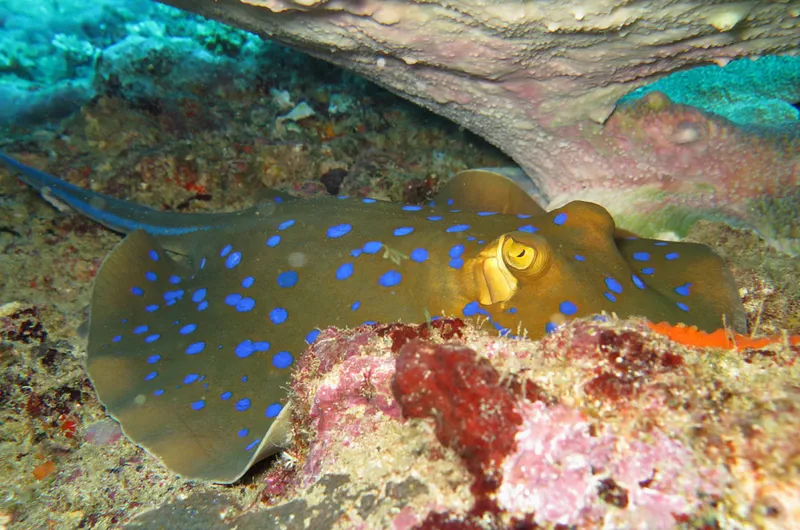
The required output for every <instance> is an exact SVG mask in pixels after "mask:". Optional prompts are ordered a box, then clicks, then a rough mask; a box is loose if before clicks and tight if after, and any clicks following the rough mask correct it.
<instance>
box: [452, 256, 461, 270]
mask: <svg viewBox="0 0 800 530" xmlns="http://www.w3.org/2000/svg"><path fill="white" fill-rule="evenodd" d="M449 265H450V267H451V268H453V269H460V268H461V267H463V266H464V260H463V259H461V258H456V259H451V260H450V264H449Z"/></svg>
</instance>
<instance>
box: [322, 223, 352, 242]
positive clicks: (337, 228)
mask: <svg viewBox="0 0 800 530" xmlns="http://www.w3.org/2000/svg"><path fill="white" fill-rule="evenodd" d="M352 229H353V225H350V224H347V223H342V224H340V225H334V226H332V227H330V228H328V233H327V235H328V237H329V238H331V239H336V238H337V237H342V236H344V235H347V234H349V233H350V231H351V230H352Z"/></svg>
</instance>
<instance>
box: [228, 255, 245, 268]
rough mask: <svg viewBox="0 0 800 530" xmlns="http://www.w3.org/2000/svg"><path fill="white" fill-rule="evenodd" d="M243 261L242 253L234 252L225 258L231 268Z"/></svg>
mask: <svg viewBox="0 0 800 530" xmlns="http://www.w3.org/2000/svg"><path fill="white" fill-rule="evenodd" d="M241 262H242V253H241V252H234V253H233V254H231V255H230V256H228V257H227V258H226V259H225V266H226V267H228V268H229V269H232V268H234V267H235V266H237V265H238V264H239V263H241Z"/></svg>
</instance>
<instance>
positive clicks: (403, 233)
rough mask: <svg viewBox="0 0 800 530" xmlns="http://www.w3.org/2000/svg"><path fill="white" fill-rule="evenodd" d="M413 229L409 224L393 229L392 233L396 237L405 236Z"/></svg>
mask: <svg viewBox="0 0 800 530" xmlns="http://www.w3.org/2000/svg"><path fill="white" fill-rule="evenodd" d="M413 231H414V228H413V227H411V226H401V227H400V228H395V229H394V235H395V236H397V237H401V236H407V235H408V234H410V233H411V232H413Z"/></svg>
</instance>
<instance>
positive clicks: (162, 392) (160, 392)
mask: <svg viewBox="0 0 800 530" xmlns="http://www.w3.org/2000/svg"><path fill="white" fill-rule="evenodd" d="M163 394H164V389H163V388H159V389H158V390H155V391H154V392H153V395H154V396H161V395H163Z"/></svg>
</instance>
